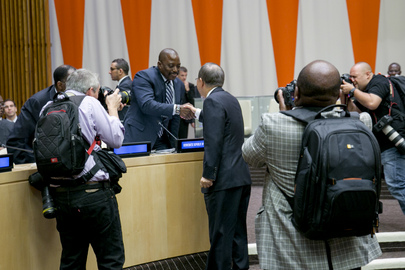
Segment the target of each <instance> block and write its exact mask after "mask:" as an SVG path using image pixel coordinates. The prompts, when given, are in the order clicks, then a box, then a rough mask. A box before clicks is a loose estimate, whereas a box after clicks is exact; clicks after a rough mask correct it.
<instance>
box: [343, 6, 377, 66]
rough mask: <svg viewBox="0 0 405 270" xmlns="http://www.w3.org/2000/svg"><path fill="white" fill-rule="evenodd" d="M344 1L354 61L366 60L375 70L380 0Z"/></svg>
mask: <svg viewBox="0 0 405 270" xmlns="http://www.w3.org/2000/svg"><path fill="white" fill-rule="evenodd" d="M346 3H347V11H348V14H349V22H350V32H351V36H352V44H353V53H354V61H355V62H356V63H357V62H367V63H368V64H369V65H370V66H371V68H372V69H373V70H375V63H376V57H377V39H378V22H379V16H380V0H346Z"/></svg>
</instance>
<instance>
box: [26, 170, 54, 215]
mask: <svg viewBox="0 0 405 270" xmlns="http://www.w3.org/2000/svg"><path fill="white" fill-rule="evenodd" d="M28 182H29V183H30V185H31V186H33V187H34V188H36V189H38V190H40V191H41V195H42V214H43V215H44V217H45V218H47V219H52V218H55V217H56V207H55V205H54V203H53V198H52V195H51V194H50V193H49V186H48V184H47V183H46V182H45V181H44V179H43V177H42V175H41V174H40V173H38V172H35V173H33V174H31V175H30V176H29V178H28Z"/></svg>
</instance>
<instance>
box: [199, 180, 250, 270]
mask: <svg viewBox="0 0 405 270" xmlns="http://www.w3.org/2000/svg"><path fill="white" fill-rule="evenodd" d="M250 190H251V186H250V185H249V186H241V187H236V188H231V189H226V190H220V191H214V192H210V193H205V194H204V200H205V206H206V209H207V213H208V222H209V236H210V243H211V248H210V251H209V254H208V259H207V265H206V267H205V269H207V270H217V269H218V270H224V269H248V268H249V255H248V246H247V245H248V243H247V228H246V214H247V209H248V205H249V199H250ZM231 267H232V268H231Z"/></svg>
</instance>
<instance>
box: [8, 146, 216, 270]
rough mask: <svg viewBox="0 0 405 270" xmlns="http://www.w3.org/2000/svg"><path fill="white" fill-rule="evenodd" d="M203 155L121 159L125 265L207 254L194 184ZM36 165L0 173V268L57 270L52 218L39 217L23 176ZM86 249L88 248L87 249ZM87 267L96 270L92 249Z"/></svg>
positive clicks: (38, 202)
mask: <svg viewBox="0 0 405 270" xmlns="http://www.w3.org/2000/svg"><path fill="white" fill-rule="evenodd" d="M203 155H204V153H203V152H193V153H173V154H152V155H150V156H142V157H132V158H124V159H123V160H124V161H125V164H126V166H127V173H126V174H124V175H123V177H122V178H121V179H120V185H121V186H122V192H121V193H120V194H118V195H117V199H118V204H119V210H120V215H121V222H122V232H123V238H124V245H125V257H126V260H125V267H130V266H133V265H138V264H142V263H146V262H152V261H157V260H162V259H166V258H172V257H176V256H182V255H187V254H194V253H198V252H203V251H207V250H209V237H208V218H207V213H206V211H205V204H204V198H203V194H202V193H201V190H200V186H199V180H200V178H201V173H202V163H203ZM34 172H36V166H35V164H22V165H15V166H14V168H13V169H12V171H10V172H2V173H0V200H1V210H0V233H1V238H0V241H1V247H0V269H31V270H36V269H38V270H47V269H58V268H59V260H60V254H61V245H60V241H59V234H58V232H57V230H56V220H55V219H46V218H44V217H43V215H42V198H41V193H40V191H38V190H36V189H35V188H33V187H31V186H30V185H29V183H28V177H29V176H30V175H31V174H32V173H34ZM90 250H91V248H90ZM87 269H90V270H91V269H97V265H96V259H95V256H94V253H93V251H90V252H89V258H88V262H87Z"/></svg>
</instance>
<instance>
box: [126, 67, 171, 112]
mask: <svg viewBox="0 0 405 270" xmlns="http://www.w3.org/2000/svg"><path fill="white" fill-rule="evenodd" d="M158 76H160V74H159V73H154V74H153V73H151V72H146V71H140V72H138V73H137V74H136V75H135V78H134V81H133V84H132V86H133V87H132V96H135V99H136V102H137V103H138V106H139V108H140V110H141V111H142V113H144V114H146V115H153V116H157V117H160V116H164V117H167V118H168V119H171V118H172V117H173V105H172V104H166V103H165V97H166V92H165V91H166V89H165V85H164V82H163V80H162V79H161V78H159V77H158Z"/></svg>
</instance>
